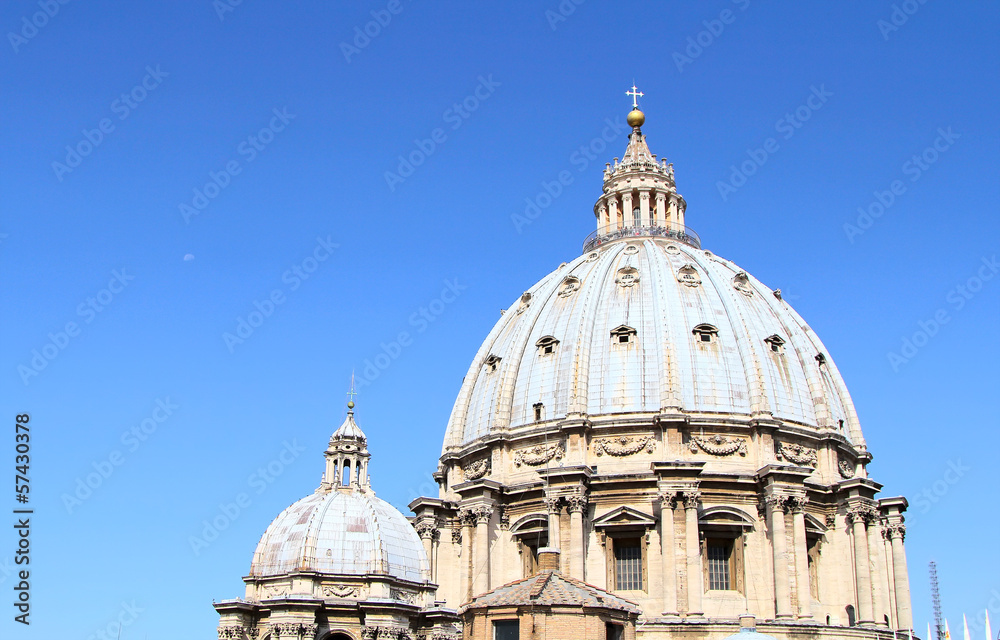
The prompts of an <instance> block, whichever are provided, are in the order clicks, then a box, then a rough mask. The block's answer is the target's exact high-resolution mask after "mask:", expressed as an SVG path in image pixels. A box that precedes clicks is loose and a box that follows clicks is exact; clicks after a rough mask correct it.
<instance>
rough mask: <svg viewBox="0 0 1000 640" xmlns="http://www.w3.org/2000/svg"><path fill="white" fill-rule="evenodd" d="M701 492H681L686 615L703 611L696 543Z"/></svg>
mask: <svg viewBox="0 0 1000 640" xmlns="http://www.w3.org/2000/svg"><path fill="white" fill-rule="evenodd" d="M700 498H701V493H700V492H698V491H694V490H688V491H685V492H684V493H683V499H684V516H685V520H684V542H685V548H686V552H687V593H688V602H687V605H688V606H687V615H689V616H700V615H702V614H703V613H704V611H703V610H702V606H701V597H702V594H704V592H705V580H704V578H703V576H702V567H701V546H700V545H699V544H698V500H699V499H700Z"/></svg>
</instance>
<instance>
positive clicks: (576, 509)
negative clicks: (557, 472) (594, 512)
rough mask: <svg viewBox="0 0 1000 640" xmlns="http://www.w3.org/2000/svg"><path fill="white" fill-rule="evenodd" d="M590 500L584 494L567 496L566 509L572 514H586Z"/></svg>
mask: <svg viewBox="0 0 1000 640" xmlns="http://www.w3.org/2000/svg"><path fill="white" fill-rule="evenodd" d="M589 502H590V499H589V498H587V496H586V495H585V494H583V493H575V494H573V495H571V496H566V508H567V509H568V510H569V512H570V513H586V512H587V504H588V503H589Z"/></svg>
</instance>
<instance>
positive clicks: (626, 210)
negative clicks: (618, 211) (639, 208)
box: [622, 192, 635, 227]
mask: <svg viewBox="0 0 1000 640" xmlns="http://www.w3.org/2000/svg"><path fill="white" fill-rule="evenodd" d="M632 208H633V207H632V193H631V192H628V193H623V194H622V213H623V214H624V215H623V216H622V217H623V219H624V222H625V226H626V227H634V226H635V216H633V215H632Z"/></svg>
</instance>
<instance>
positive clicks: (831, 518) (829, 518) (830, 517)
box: [826, 513, 837, 529]
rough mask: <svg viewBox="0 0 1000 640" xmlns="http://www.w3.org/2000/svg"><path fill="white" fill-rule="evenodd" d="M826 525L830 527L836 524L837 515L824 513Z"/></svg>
mask: <svg viewBox="0 0 1000 640" xmlns="http://www.w3.org/2000/svg"><path fill="white" fill-rule="evenodd" d="M826 526H827V528H829V529H832V528H834V527H835V526H837V516H836V515H835V514H832V513H828V514H826Z"/></svg>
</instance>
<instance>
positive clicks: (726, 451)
mask: <svg viewBox="0 0 1000 640" xmlns="http://www.w3.org/2000/svg"><path fill="white" fill-rule="evenodd" d="M688 448H689V449H691V453H698V449H701V450H702V451H704V452H705V453H710V454H712V455H713V456H731V455H733V454H734V453H738V454H740V455H741V456H745V455H746V454H747V442H746V440H743V439H742V438H727V437H725V436H720V435H714V436H709V437H707V438H702V437H699V436H691V441H690V442H689V443H688Z"/></svg>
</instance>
